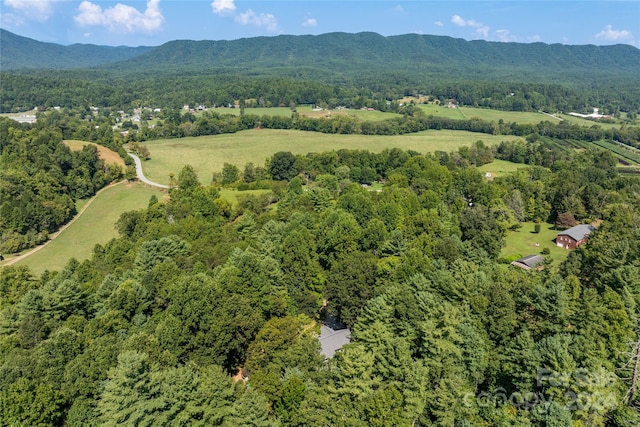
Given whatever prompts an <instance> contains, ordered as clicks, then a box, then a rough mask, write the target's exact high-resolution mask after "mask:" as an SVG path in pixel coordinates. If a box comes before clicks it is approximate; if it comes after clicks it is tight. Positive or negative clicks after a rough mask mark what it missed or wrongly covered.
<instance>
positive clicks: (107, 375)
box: [0, 122, 640, 426]
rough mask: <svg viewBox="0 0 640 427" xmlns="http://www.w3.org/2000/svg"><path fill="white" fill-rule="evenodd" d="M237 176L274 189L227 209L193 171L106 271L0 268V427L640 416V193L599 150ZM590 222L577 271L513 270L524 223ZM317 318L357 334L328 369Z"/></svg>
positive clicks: (141, 221)
mask: <svg viewBox="0 0 640 427" xmlns="http://www.w3.org/2000/svg"><path fill="white" fill-rule="evenodd" d="M3 123H4V122H3ZM5 127H6V125H5ZM15 128H19V126H17V125H16V126H14V127H13V129H14V130H12V131H11V132H17V131H16V130H15ZM7 132H9V131H8V130H7ZM23 132H24V134H23V135H20V137H19V138H18V137H13V138H14V139H17V140H18V141H20V142H21V143H23V144H26V143H27V142H26V141H33V143H34V144H35V143H36V142H37V141H38V140H37V138H34V136H35V135H37V131H36V130H31V129H25V130H23ZM40 132H43V130H40ZM59 139H60V136H59V135H58V136H57V138H53V137H51V138H47V139H44V140H41V141H39V142H40V144H42V145H43V146H45V148H42V150H43V151H44V150H46V147H49V146H51V147H58V145H57V144H56V143H55V142H56V141H59ZM15 144H17V142H16V143H14V145H15ZM57 149H58V150H61V149H60V148H57ZM30 151H38V150H30ZM12 152H13V151H12ZM527 153H529V154H527ZM536 153H538V154H537V155H536ZM67 154H69V153H67ZM65 155H66V154H65ZM494 155H497V156H503V157H505V158H509V157H517V156H525V157H526V158H530V159H532V160H531V161H530V162H529V163H531V164H532V165H537V166H532V167H530V168H527V169H521V170H519V171H517V172H514V173H511V174H507V175H504V176H501V177H496V178H495V179H493V180H491V181H490V180H487V179H486V178H485V177H484V174H482V173H481V172H479V171H478V170H477V169H476V166H477V165H481V164H484V163H486V162H488V161H491V160H492V159H493V156H494ZM23 161H24V163H25V167H28V166H29V165H31V164H32V163H31V162H32V159H31V158H30V157H28V156H27V157H26V158H24V159H23ZM33 161H35V159H33ZM71 161H72V159H71ZM227 169H229V170H228V171H227V173H226V175H225V176H226V177H227V178H228V180H229V181H231V184H234V182H235V185H238V186H240V185H245V186H251V185H256V184H257V183H256V180H258V179H260V180H262V181H264V182H262V184H260V185H264V184H265V183H269V181H268V180H267V179H268V177H269V176H270V177H272V178H274V179H275V180H272V181H270V184H268V185H270V187H271V192H270V193H269V194H266V195H263V196H245V197H244V198H243V199H242V200H241V201H240V204H239V206H237V207H233V206H231V205H230V204H229V203H228V202H226V201H224V200H223V199H221V198H220V197H219V191H218V189H217V188H216V187H214V186H211V185H203V184H201V183H200V182H198V179H197V177H196V174H195V172H194V170H193V168H191V167H189V166H187V167H185V168H184V169H183V170H182V171H181V172H180V174H179V175H178V176H177V177H176V182H175V185H174V186H173V188H172V189H171V190H170V192H169V196H170V197H169V199H168V200H166V201H159V200H157V199H156V198H152V199H151V200H149V204H148V208H147V209H144V210H141V211H137V212H129V213H126V214H123V215H122V216H121V217H120V219H119V220H118V222H117V224H116V227H117V229H118V231H119V234H120V237H119V238H117V239H114V240H112V241H110V242H109V243H108V244H106V245H104V246H100V245H97V246H96V247H95V249H94V251H93V254H92V257H91V259H89V260H87V261H84V262H82V263H78V262H77V261H75V260H70V261H69V263H68V265H67V267H66V268H65V269H64V270H63V271H61V272H47V273H45V274H43V275H42V276H41V277H34V276H33V275H32V274H31V273H30V272H29V270H28V269H27V268H25V267H4V268H3V269H2V270H1V274H2V282H1V284H0V371H1V372H2V374H1V375H0V402H1V403H0V411H2V413H1V414H0V424H4V425H117V424H122V423H124V424H136V425H138V424H141V425H142V424H147V425H148V424H168V425H193V424H202V425H224V426H235V425H255V426H275V425H283V426H308V425H320V426H322V425H326V426H330V425H332V426H333V425H341V426H402V425H406V426H410V425H413V426H428V425H442V426H445V425H446V426H451V425H492V426H514V425H517V426H531V425H536V426H538V425H539V426H556V425H563V426H564V425H572V424H571V423H572V422H573V423H574V424H573V425H578V426H604V425H609V426H627V425H635V424H637V423H638V422H640V414H639V413H638V411H637V409H636V405H637V404H638V403H639V402H640V393H638V391H637V387H636V384H635V382H634V381H633V380H632V379H631V378H632V370H633V366H634V363H638V358H639V354H638V351H637V340H638V327H639V325H638V303H640V233H639V231H638V227H637V224H638V222H639V220H640V218H639V213H640V196H639V194H640V180H639V179H638V178H637V177H626V176H620V175H619V174H618V173H617V170H616V159H615V158H614V157H613V156H612V155H611V154H608V152H603V151H594V150H583V151H580V152H578V151H569V150H563V151H554V150H553V148H550V147H549V146H547V145H545V144H544V141H532V142H526V143H525V142H519V143H515V142H514V143H506V142H505V143H504V144H503V145H501V146H500V147H498V148H497V149H496V150H495V151H494V150H492V149H491V148H489V147H486V146H484V145H483V144H482V143H480V142H479V143H477V144H475V145H474V146H473V147H471V148H469V149H461V150H460V151H458V152H453V153H445V152H439V153H434V154H431V155H421V154H419V153H415V152H404V151H402V150H399V149H392V150H385V151H383V152H382V153H369V152H366V151H350V150H339V151H337V152H326V153H315V154H307V155H298V156H294V155H293V154H291V153H287V152H280V153H276V154H275V155H274V156H273V157H272V158H271V159H270V162H269V163H268V167H267V170H266V171H263V172H261V173H259V174H256V170H255V169H256V168H254V167H253V165H247V166H246V167H245V168H244V171H242V172H240V171H239V170H234V171H231V170H230V169H231V168H227ZM230 172H234V173H233V174H232V173H230ZM371 179H377V180H380V179H384V180H385V186H384V188H383V189H382V191H380V192H376V191H368V190H367V189H366V188H364V187H362V186H361V185H360V184H359V183H358V182H366V181H368V180H371ZM265 180H266V181H265ZM596 220H602V223H601V224H600V226H599V229H598V230H597V231H596V232H594V233H593V234H592V237H591V239H590V240H589V243H588V244H587V245H586V246H583V247H581V248H579V249H578V250H576V251H573V252H572V253H570V254H569V257H568V259H567V260H566V261H565V262H563V263H562V264H559V265H554V264H553V263H547V265H546V267H545V269H544V270H541V271H539V272H538V271H528V272H527V271H524V270H521V269H519V268H516V267H513V266H510V265H509V264H507V263H506V262H505V260H502V259H500V258H499V252H500V249H501V247H502V246H503V244H504V238H505V235H506V233H512V232H514V231H512V230H517V227H518V224H519V223H520V222H521V221H558V222H559V223H560V222H562V223H563V224H564V223H566V222H567V221H569V222H572V223H576V222H578V221H579V222H592V221H596ZM534 251H535V248H532V252H533V253H535V252H534ZM522 255H525V254H522ZM325 300H326V301H327V302H328V304H327V305H326V308H324V309H323V305H324V304H323V302H324V301H325ZM324 311H328V312H329V313H332V314H334V315H336V316H337V317H338V318H339V319H340V320H341V321H342V322H344V323H345V324H346V325H347V326H349V327H350V328H351V331H352V343H351V344H348V345H347V346H345V347H343V348H342V350H341V351H340V352H339V353H338V354H337V355H336V356H335V357H334V358H332V359H330V360H325V359H324V358H323V357H322V356H321V355H320V352H319V343H318V340H317V333H318V329H319V327H318V323H317V322H318V321H320V320H321V319H322V314H323V312H324ZM238 369H243V370H244V374H245V376H246V377H247V381H246V382H245V381H244V380H241V379H237V380H236V379H234V380H232V379H231V375H233V374H235V373H236V372H237V371H238Z"/></svg>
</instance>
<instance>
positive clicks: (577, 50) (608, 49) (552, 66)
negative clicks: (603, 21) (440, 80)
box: [0, 30, 640, 82]
mask: <svg viewBox="0 0 640 427" xmlns="http://www.w3.org/2000/svg"><path fill="white" fill-rule="evenodd" d="M0 46H1V48H0V66H1V68H2V71H18V70H29V69H31V70H33V69H39V70H42V69H51V70H62V69H87V68H94V69H96V70H100V71H104V72H120V73H148V72H154V73H155V72H157V73H195V74H242V75H249V76H256V75H266V76H283V77H300V78H312V79H316V78H319V79H322V80H328V81H338V80H341V79H349V78H353V76H357V77H358V78H363V77H364V78H366V77H368V76H369V77H370V78H375V77H376V75H379V74H387V75H388V74H393V73H400V74H402V75H408V74H422V75H426V76H428V75H442V74H447V75H449V76H457V77H460V78H465V79H474V80H495V79H511V80H521V81H522V80H526V81H543V80H545V81H548V80H549V78H550V77H551V78H559V79H561V80H563V81H573V80H578V81H582V82H584V81H585V80H588V79H593V80H595V81H600V82H602V81H606V80H607V79H611V78H614V77H615V78H620V77H622V78H624V79H625V80H626V79H627V78H629V79H632V80H633V79H638V75H640V74H639V73H638V71H639V70H640V50H639V49H637V48H635V47H633V46H630V45H612V46H594V45H561V44H552V45H548V44H544V43H531V44H523V43H502V42H487V41H481V40H476V41H467V40H463V39H456V38H452V37H446V36H432V35H418V34H406V35H400V36H388V37H384V36H381V35H379V34H376V33H357V34H350V33H328V34H322V35H317V36H310V35H309V36H289V35H280V36H275V37H255V38H244V39H238V40H231V41H207V40H205V41H192V40H176V41H171V42H168V43H165V44H163V45H161V46H157V47H124V46H120V47H109V46H96V45H89V44H74V45H70V46H62V45H58V44H52V43H43V42H39V41H36V40H33V39H29V38H25V37H21V36H18V35H16V34H13V33H11V32H9V31H6V30H0Z"/></svg>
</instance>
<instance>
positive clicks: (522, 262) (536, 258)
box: [511, 255, 544, 271]
mask: <svg viewBox="0 0 640 427" xmlns="http://www.w3.org/2000/svg"><path fill="white" fill-rule="evenodd" d="M543 264H544V258H542V256H541V255H527V256H523V257H522V258H520V259H517V260H515V261H513V262H512V263H511V265H515V266H516V267H520V268H522V269H525V270H527V271H528V270H531V269H532V268H533V269H536V270H541V269H542V268H543Z"/></svg>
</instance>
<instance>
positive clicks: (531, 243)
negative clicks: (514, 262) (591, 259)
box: [500, 222, 569, 266]
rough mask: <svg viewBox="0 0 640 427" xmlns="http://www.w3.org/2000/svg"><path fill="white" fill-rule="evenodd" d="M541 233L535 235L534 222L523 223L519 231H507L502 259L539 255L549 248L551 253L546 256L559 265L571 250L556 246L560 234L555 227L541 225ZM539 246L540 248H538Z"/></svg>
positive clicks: (501, 253)
mask: <svg viewBox="0 0 640 427" xmlns="http://www.w3.org/2000/svg"><path fill="white" fill-rule="evenodd" d="M540 225H541V228H540V233H537V234H536V233H534V232H533V231H534V227H535V224H534V223H533V222H523V223H522V228H521V229H520V230H518V231H507V238H506V244H505V246H504V248H502V251H501V252H500V257H502V258H504V257H507V256H510V255H520V256H526V255H539V254H540V253H541V252H542V250H543V249H544V248H549V251H551V253H550V254H549V255H546V256H547V257H549V258H551V259H552V260H553V263H554V265H556V266H557V265H558V264H559V263H560V262H562V261H564V260H565V259H566V258H567V257H568V256H569V250H567V249H564V248H560V247H558V246H556V244H555V242H554V239H555V238H556V235H557V234H558V231H557V230H554V227H553V225H551V224H546V223H542V224H540ZM536 244H539V246H536Z"/></svg>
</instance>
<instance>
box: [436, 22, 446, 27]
mask: <svg viewBox="0 0 640 427" xmlns="http://www.w3.org/2000/svg"><path fill="white" fill-rule="evenodd" d="M435 24H436V27H444V24H443V23H442V21H436V22H435Z"/></svg>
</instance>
